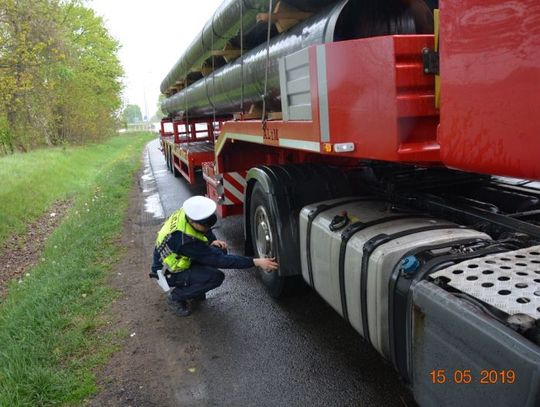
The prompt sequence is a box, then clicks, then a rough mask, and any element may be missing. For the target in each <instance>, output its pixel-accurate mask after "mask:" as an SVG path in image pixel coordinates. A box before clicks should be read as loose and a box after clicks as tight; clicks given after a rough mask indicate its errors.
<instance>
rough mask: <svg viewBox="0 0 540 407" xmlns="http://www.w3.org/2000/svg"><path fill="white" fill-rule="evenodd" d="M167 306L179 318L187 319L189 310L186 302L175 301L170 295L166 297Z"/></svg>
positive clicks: (189, 313)
mask: <svg viewBox="0 0 540 407" xmlns="http://www.w3.org/2000/svg"><path fill="white" fill-rule="evenodd" d="M167 305H168V306H169V308H170V309H171V310H172V311H173V312H174V313H175V314H176V315H178V316H179V317H187V316H188V315H191V310H190V309H189V307H188V306H187V302H186V301H175V300H174V299H173V298H172V296H171V294H168V295H167Z"/></svg>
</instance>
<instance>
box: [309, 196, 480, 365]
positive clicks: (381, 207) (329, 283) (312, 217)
mask: <svg viewBox="0 0 540 407" xmlns="http://www.w3.org/2000/svg"><path fill="white" fill-rule="evenodd" d="M345 212H346V217H347V218H348V219H349V223H348V224H347V225H346V226H344V227H342V228H340V229H338V230H336V228H331V224H332V223H333V221H334V222H335V221H336V220H339V219H340V218H339V216H344V214H345ZM341 219H342V218H341ZM299 224H300V226H299V227H300V250H301V261H302V275H303V277H304V279H305V280H306V281H307V282H308V283H309V284H310V285H311V286H312V287H313V288H315V290H316V291H317V292H318V293H319V294H320V295H321V296H322V297H323V298H324V299H325V300H326V301H327V302H328V303H329V304H330V305H331V306H332V307H333V308H334V309H335V310H336V311H337V312H339V313H340V314H341V315H342V316H343V317H344V318H345V319H346V320H348V321H349V322H350V323H351V325H352V326H353V327H354V328H355V329H356V330H357V331H358V332H359V333H360V334H361V335H362V336H364V337H365V338H366V339H368V340H369V341H370V342H371V343H372V344H373V346H374V347H375V348H376V349H377V350H378V351H379V352H380V353H381V354H382V355H383V356H385V357H387V358H390V343H389V317H388V309H389V286H390V284H389V283H390V279H391V276H392V273H393V272H394V271H395V270H396V268H399V267H400V265H401V264H402V262H403V259H404V257H405V256H406V255H407V253H410V252H412V251H414V250H415V249H423V248H426V249H428V248H430V247H440V246H443V245H445V244H447V245H448V246H450V245H453V244H458V243H460V242H471V241H475V240H479V241H480V240H481V241H486V240H491V239H490V237H489V236H488V235H486V234H484V233H481V232H478V231H476V230H473V229H469V228H466V227H463V226H459V225H457V224H455V223H452V222H449V221H446V220H442V219H436V218H433V217H429V216H424V215H422V214H419V213H405V212H399V213H396V212H392V211H391V210H390V209H389V206H388V204H387V203H386V202H384V201H381V200H378V199H375V198H369V197H358V198H354V197H351V198H342V199H339V200H332V201H325V202H320V203H317V204H313V205H308V206H306V207H304V208H303V209H302V210H301V212H300V223H299ZM332 229H334V230H332Z"/></svg>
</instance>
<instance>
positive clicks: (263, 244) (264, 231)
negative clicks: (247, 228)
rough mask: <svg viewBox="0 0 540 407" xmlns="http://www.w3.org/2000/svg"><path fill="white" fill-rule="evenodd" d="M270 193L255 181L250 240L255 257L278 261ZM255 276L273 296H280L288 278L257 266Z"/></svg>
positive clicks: (283, 291) (252, 197) (251, 208)
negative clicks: (273, 258)
mask: <svg viewBox="0 0 540 407" xmlns="http://www.w3.org/2000/svg"><path fill="white" fill-rule="evenodd" d="M270 199H272V198H271V195H268V194H266V193H265V192H264V190H263V189H262V187H261V185H260V184H259V183H257V184H256V185H255V187H254V188H253V192H252V195H251V205H250V214H251V222H250V223H251V241H252V242H253V253H254V255H255V257H275V258H276V261H277V262H278V263H279V252H278V250H277V248H278V245H277V242H276V238H277V233H276V221H275V219H276V214H275V213H274V210H273V209H272V207H275V205H271V203H270V202H269V200H270ZM257 276H258V277H259V279H260V280H261V281H262V283H263V285H264V286H265V287H266V289H267V290H268V293H269V294H270V295H271V296H272V297H274V298H277V297H280V296H281V295H282V294H284V293H285V291H286V290H285V288H286V286H288V285H290V284H287V283H288V280H289V278H287V277H282V276H280V275H279V270H276V271H274V272H272V273H266V272H264V271H262V270H261V269H259V268H257Z"/></svg>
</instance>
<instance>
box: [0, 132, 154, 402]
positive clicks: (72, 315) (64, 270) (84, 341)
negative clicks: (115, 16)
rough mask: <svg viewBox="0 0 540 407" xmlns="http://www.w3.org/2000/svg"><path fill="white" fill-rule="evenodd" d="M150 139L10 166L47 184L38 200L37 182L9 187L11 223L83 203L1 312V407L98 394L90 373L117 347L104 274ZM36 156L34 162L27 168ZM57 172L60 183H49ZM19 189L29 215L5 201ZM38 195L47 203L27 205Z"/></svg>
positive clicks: (45, 155)
mask: <svg viewBox="0 0 540 407" xmlns="http://www.w3.org/2000/svg"><path fill="white" fill-rule="evenodd" d="M149 139H150V136H149V135H148V134H139V135H130V136H124V137H117V138H115V139H113V140H110V141H109V142H107V143H105V144H102V145H95V146H90V147H86V148H77V149H73V150H66V151H62V150H57V151H52V152H47V151H43V152H38V153H31V154H28V156H26V155H21V156H15V157H9V158H8V159H7V160H6V161H8V163H9V165H10V166H12V168H13V167H20V168H21V169H22V171H23V172H24V173H26V174H27V176H28V175H31V176H35V177H36V178H37V179H38V180H39V181H38V184H39V185H38V186H37V192H36V191H34V192H29V191H25V190H24V189H26V188H28V187H29V186H30V185H32V184H33V181H32V180H27V179H26V178H21V177H20V174H18V175H17V177H18V179H20V183H19V186H18V187H17V185H16V182H14V181H11V182H10V188H11V189H10V191H11V193H9V192H8V193H6V191H4V190H2V194H1V195H0V204H1V205H2V207H3V208H4V207H6V208H8V210H9V211H10V212H9V213H11V214H12V215H13V214H15V215H18V214H19V213H22V214H24V213H25V208H27V209H28V211H31V213H32V215H33V216H35V217H37V216H39V215H40V214H41V213H42V212H43V211H44V210H46V208H47V207H48V205H49V204H50V203H51V202H54V201H55V200H57V199H62V198H67V197H74V199H75V202H74V205H73V207H72V208H71V210H70V212H69V213H68V216H67V217H66V219H65V220H64V221H63V223H62V224H61V225H60V226H59V227H58V229H56V231H55V232H54V233H53V234H52V235H51V237H50V238H49V240H48V241H47V245H46V248H45V250H44V253H43V255H42V257H43V260H42V261H41V262H40V263H39V264H38V265H37V266H35V267H34V268H33V269H32V270H31V271H30V273H29V276H27V277H25V278H24V280H23V282H22V283H18V282H12V283H11V285H10V288H9V294H8V296H7V297H6V298H5V299H4V301H3V303H2V304H1V306H0V344H1V345H0V406H40V405H66V404H68V405H73V404H77V403H78V402H80V401H81V400H83V399H84V398H85V397H87V396H88V395H89V394H91V393H92V392H93V391H94V390H95V383H94V377H93V375H92V371H91V369H92V368H93V367H95V366H96V365H97V364H99V363H100V362H102V361H103V360H104V359H105V358H106V356H107V354H108V353H109V352H110V351H111V349H112V342H111V340H110V339H111V338H107V337H104V336H101V335H100V334H99V333H98V332H99V331H97V328H98V327H99V326H100V314H101V313H102V312H103V309H104V307H105V306H106V305H107V304H109V303H110V301H111V300H112V298H113V296H114V293H113V292H112V290H111V289H109V288H107V286H106V283H105V275H106V273H105V272H106V271H107V270H108V269H109V267H110V266H111V263H112V262H114V259H116V258H117V257H118V254H119V248H118V247H117V245H115V243H114V242H115V239H116V238H117V236H118V235H119V233H120V231H121V227H122V221H123V218H124V215H125V209H126V206H127V196H128V192H129V189H130V187H131V186H132V180H133V178H132V176H133V173H134V172H135V171H136V169H137V168H138V165H139V157H140V152H141V149H142V146H143V145H144V143H145V142H147V141H148V140H149ZM31 156H34V157H36V156H37V157H36V162H34V163H32V165H31V168H25V164H28V160H29V159H31ZM38 163H39V165H38ZM3 165H4V161H3V159H2V161H0V166H3ZM40 166H42V168H40ZM58 169H62V170H65V171H62V173H61V174H60V173H59V172H58ZM1 171H6V169H5V168H2V170H1ZM51 171H52V173H53V174H55V177H51V176H50V175H48V174H51ZM0 179H1V178H0ZM2 182H4V181H2ZM14 191H15V192H14ZM17 191H20V194H21V195H22V197H21V198H20V199H19V198H18V199H19V200H18V202H20V205H21V206H23V208H16V205H15V204H14V203H13V201H9V202H8V203H7V205H6V202H5V201H4V199H5V197H6V196H7V197H8V198H11V199H14V197H15V196H14V195H16V194H17ZM33 193H36V194H37V195H41V194H43V196H41V197H40V199H37V200H32V199H30V200H29V199H28V196H29V195H32V194H33ZM3 212H4V213H3V214H2V216H6V214H5V211H3ZM24 219H25V217H24V216H17V220H16V221H14V222H12V223H11V225H10V227H9V228H5V229H4V232H3V233H7V232H6V230H10V229H11V230H18V229H19V228H22V226H20V225H18V223H19V222H22V221H24ZM3 222H4V220H0V224H3Z"/></svg>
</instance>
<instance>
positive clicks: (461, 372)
mask: <svg viewBox="0 0 540 407" xmlns="http://www.w3.org/2000/svg"><path fill="white" fill-rule="evenodd" d="M429 375H430V376H431V382H432V383H433V384H445V383H455V384H471V383H479V384H513V383H515V382H516V380H517V375H516V372H514V371H513V370H512V369H508V370H496V369H483V370H480V371H479V372H473V370H472V369H453V370H446V369H437V370H432V371H431V372H430V373H429Z"/></svg>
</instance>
